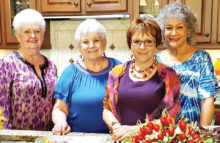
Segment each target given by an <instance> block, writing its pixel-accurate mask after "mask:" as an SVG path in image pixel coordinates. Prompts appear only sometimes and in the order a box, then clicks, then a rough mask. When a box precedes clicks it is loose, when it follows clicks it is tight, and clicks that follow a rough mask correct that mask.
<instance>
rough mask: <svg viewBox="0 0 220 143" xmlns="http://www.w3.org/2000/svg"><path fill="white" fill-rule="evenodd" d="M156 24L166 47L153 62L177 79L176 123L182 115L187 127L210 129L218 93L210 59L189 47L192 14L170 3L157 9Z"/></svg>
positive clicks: (204, 53) (195, 23)
mask: <svg viewBox="0 0 220 143" xmlns="http://www.w3.org/2000/svg"><path fill="white" fill-rule="evenodd" d="M157 22H158V24H159V25H160V28H161V30H162V36H163V40H164V45H165V46H166V47H167V49H166V50H163V51H161V52H159V53H158V54H157V60H158V61H159V62H162V63H164V64H165V65H168V66H169V67H171V68H173V69H174V70H175V71H176V73H177V75H178V77H179V79H180V102H181V109H180V111H179V113H178V115H177V119H178V120H179V119H181V117H182V115H184V117H185V118H188V119H189V121H188V123H190V122H198V125H201V126H207V125H211V123H212V119H213V115H214V101H215V100H216V99H217V98H218V96H219V91H218V85H217V79H216V75H215V72H214V68H213V64H212V60H211V57H210V56H209V54H208V53H207V52H206V51H205V50H201V49H198V48H197V47H196V46H194V45H192V42H193V41H194V35H195V30H196V26H197V19H196V16H195V14H194V13H193V12H192V10H191V9H190V8H189V7H187V6H185V5H184V4H181V3H180V2H173V3H171V4H169V5H167V6H165V7H164V8H163V9H161V11H160V14H159V15H158V16H157Z"/></svg>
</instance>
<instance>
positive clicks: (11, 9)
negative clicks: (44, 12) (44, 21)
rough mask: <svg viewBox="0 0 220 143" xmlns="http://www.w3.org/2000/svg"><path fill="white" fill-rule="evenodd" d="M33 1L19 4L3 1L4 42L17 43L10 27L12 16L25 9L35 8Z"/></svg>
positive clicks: (11, 0) (17, 2)
mask: <svg viewBox="0 0 220 143" xmlns="http://www.w3.org/2000/svg"><path fill="white" fill-rule="evenodd" d="M35 5H36V3H35V0H29V1H28V0H23V1H22V2H20V1H19V0H16V1H15V0H7V1H5V27H6V42H7V43H17V39H16V37H15V32H14V30H13V27H12V22H13V18H14V16H15V15H16V14H17V13H18V12H19V11H21V10H22V9H26V8H33V9H36V8H35Z"/></svg>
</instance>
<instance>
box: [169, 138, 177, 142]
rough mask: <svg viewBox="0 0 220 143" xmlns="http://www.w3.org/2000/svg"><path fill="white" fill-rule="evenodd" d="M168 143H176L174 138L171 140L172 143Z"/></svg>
mask: <svg viewBox="0 0 220 143" xmlns="http://www.w3.org/2000/svg"><path fill="white" fill-rule="evenodd" d="M170 143H178V142H177V140H176V138H174V139H172V141H171V142H170Z"/></svg>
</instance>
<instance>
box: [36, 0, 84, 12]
mask: <svg viewBox="0 0 220 143" xmlns="http://www.w3.org/2000/svg"><path fill="white" fill-rule="evenodd" d="M40 7H41V12H42V13H47V12H80V0H40Z"/></svg>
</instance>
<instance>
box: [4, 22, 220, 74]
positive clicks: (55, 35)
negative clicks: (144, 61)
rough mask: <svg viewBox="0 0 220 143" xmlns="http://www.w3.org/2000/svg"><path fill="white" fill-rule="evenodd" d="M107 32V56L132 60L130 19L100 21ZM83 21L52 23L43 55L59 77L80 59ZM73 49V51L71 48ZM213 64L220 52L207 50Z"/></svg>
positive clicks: (6, 52)
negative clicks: (78, 39)
mask: <svg viewBox="0 0 220 143" xmlns="http://www.w3.org/2000/svg"><path fill="white" fill-rule="evenodd" d="M98 21H99V22H100V23H102V24H103V25H104V26H105V28H106V31H107V46H106V51H105V53H106V56H108V57H114V58H116V59H118V60H120V61H122V62H125V61H127V60H129V59H130V51H129V49H128V46H127V41H126V32H127V28H128V27H129V25H130V20H129V19H108V20H106V19H105V20H98ZM81 22H82V20H52V21H50V32H51V33H50V35H51V45H52V48H51V49H42V50H41V53H42V54H43V55H45V56H46V57H48V58H50V59H51V60H52V61H54V62H55V64H56V65H57V68H58V76H60V75H61V73H62V71H63V70H64V68H65V67H67V66H68V65H69V64H70V62H69V60H70V59H71V58H72V59H73V60H74V61H76V60H77V59H78V58H79V50H78V47H77V44H76V41H75V38H74V34H75V30H76V28H77V27H78V25H79V24H80V23H81ZM70 47H71V48H72V49H71V48H70ZM11 51H12V50H0V58H2V57H3V56H5V55H7V54H9V53H10V52H11ZM207 51H208V52H209V54H210V55H211V57H212V60H213V63H215V60H216V58H220V50H207Z"/></svg>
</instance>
